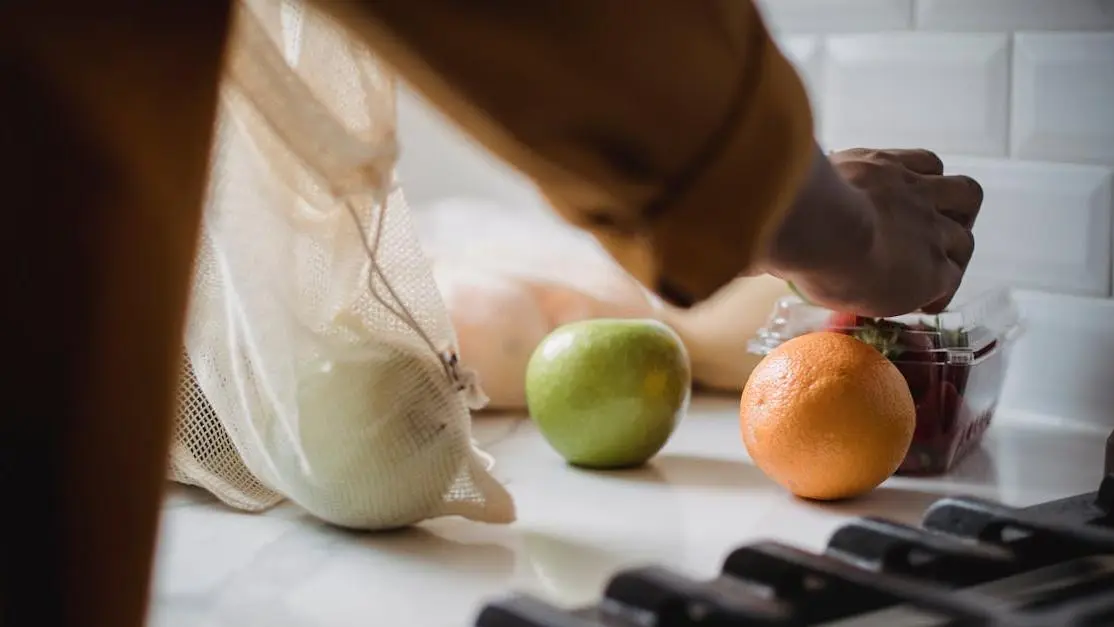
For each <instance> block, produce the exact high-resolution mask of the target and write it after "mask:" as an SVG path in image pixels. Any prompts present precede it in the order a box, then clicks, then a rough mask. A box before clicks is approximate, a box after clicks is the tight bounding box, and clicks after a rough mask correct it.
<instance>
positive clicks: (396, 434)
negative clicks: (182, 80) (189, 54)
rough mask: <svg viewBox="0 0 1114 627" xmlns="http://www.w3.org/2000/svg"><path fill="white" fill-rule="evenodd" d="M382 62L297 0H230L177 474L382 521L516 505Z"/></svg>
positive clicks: (234, 501)
mask: <svg viewBox="0 0 1114 627" xmlns="http://www.w3.org/2000/svg"><path fill="white" fill-rule="evenodd" d="M394 98H395V94H394V84H393V79H392V77H391V75H390V73H389V71H388V70H387V69H386V68H385V67H383V66H382V65H381V64H380V63H379V62H378V61H377V60H376V59H375V58H374V56H372V55H371V54H370V52H369V51H368V50H366V49H364V48H363V47H361V46H359V45H358V44H357V42H355V41H353V40H352V39H350V38H349V37H348V35H347V33H345V32H344V31H343V30H341V29H340V28H339V27H338V26H337V25H336V24H334V23H333V22H332V21H331V20H329V19H328V18H326V17H324V16H322V15H319V14H316V13H314V12H312V11H310V10H309V9H307V8H303V7H302V6H301V5H300V3H297V2H290V1H285V2H284V1H281V0H245V1H242V2H240V3H239V5H238V7H237V14H236V19H235V25H234V30H233V34H232V38H231V42H230V48H229V51H228V59H227V69H226V72H225V77H224V80H223V85H222V93H221V100H220V115H219V121H218V128H217V135H216V144H215V147H214V154H213V166H212V180H211V186H210V189H209V194H208V198H207V201H206V207H205V212H204V218H203V226H202V233H201V239H200V242H199V253H198V260H197V265H196V270H195V277H194V287H193V293H192V300H191V305H190V312H189V319H188V325H187V330H186V339H185V360H184V365H183V370H182V376H181V384H180V394H179V409H178V412H177V416H176V419H177V424H176V432H175V437H174V442H173V445H172V451H171V471H170V472H171V478H172V479H174V480H176V481H179V482H182V483H188V484H193V485H198V486H201V487H203V488H205V489H207V490H209V491H210V492H212V493H213V494H215V495H216V496H217V497H218V498H220V499H221V500H222V501H224V502H225V503H227V504H229V505H231V506H233V507H236V508H239V509H244V510H262V509H266V508H268V507H270V506H272V505H274V504H276V503H278V502H280V501H282V500H284V499H290V500H292V501H294V502H296V503H298V504H299V505H301V506H302V507H304V508H305V509H306V510H308V511H309V512H311V513H312V514H314V515H315V516H318V517H319V518H321V519H323V520H326V521H328V522H331V523H334V524H337V525H342V526H346V527H353V528H360V529H386V528H393V527H399V526H404V525H408V524H412V523H415V522H419V521H422V520H425V519H428V518H433V517H437V516H445V515H460V516H464V517H467V518H471V519H474V520H480V521H486V522H510V521H511V520H512V519H513V518H514V507H513V503H512V501H511V498H510V495H509V494H508V493H507V492H506V491H505V490H504V489H503V487H502V486H501V485H500V484H499V483H498V482H497V481H495V480H494V478H493V477H492V476H491V475H490V474H489V472H488V469H489V466H490V459H489V458H487V457H486V456H485V455H484V454H482V453H481V452H480V451H479V450H478V449H476V448H475V446H474V444H473V442H472V439H471V436H470V416H469V409H470V408H478V407H480V406H482V404H483V402H484V400H485V399H484V397H483V393H482V392H481V391H480V390H479V387H478V385H477V382H476V381H475V379H474V377H473V376H472V375H471V374H470V373H469V372H468V371H466V370H465V369H463V368H462V367H461V365H460V364H459V363H457V359H456V354H457V348H456V339H455V337H454V334H453V330H452V327H451V325H450V323H449V320H448V316H447V314H446V311H445V308H444V305H443V304H442V302H441V300H440V297H439V296H438V293H437V289H436V286H435V284H434V281H433V278H432V275H431V272H430V268H429V264H428V262H427V260H426V259H425V258H424V257H423V255H422V252H421V250H420V248H419V245H418V241H417V238H416V235H415V233H414V232H413V227H412V225H411V222H410V216H409V213H408V211H409V210H408V208H407V206H406V204H405V201H404V200H403V197H402V193H401V191H400V190H399V189H398V187H397V185H396V182H395V180H394V165H395V161H396V152H397V150H396V143H395V117H394Z"/></svg>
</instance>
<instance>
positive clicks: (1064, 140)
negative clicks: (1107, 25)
mask: <svg viewBox="0 0 1114 627" xmlns="http://www.w3.org/2000/svg"><path fill="white" fill-rule="evenodd" d="M1012 103H1013V104H1012V108H1013V111H1012V115H1011V123H1010V137H1011V143H1012V149H1011V152H1012V154H1013V155H1014V156H1015V157H1020V158H1025V159H1045V160H1054V161H1071V162H1082V163H1103V164H1111V165H1114V32H1110V33H1018V34H1017V35H1016V37H1015V39H1014V49H1013V97H1012Z"/></svg>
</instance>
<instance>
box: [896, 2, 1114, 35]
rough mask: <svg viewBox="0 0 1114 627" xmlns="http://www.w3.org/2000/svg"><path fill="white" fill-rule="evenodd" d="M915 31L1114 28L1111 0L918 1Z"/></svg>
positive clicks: (1113, 12) (1113, 4)
mask: <svg viewBox="0 0 1114 627" xmlns="http://www.w3.org/2000/svg"><path fill="white" fill-rule="evenodd" d="M915 24H916V26H917V28H920V29H926V30H944V31H961V30H972V31H1011V30H1030V29H1040V30H1091V29H1098V30H1101V29H1104V28H1106V29H1109V28H1114V1H1111V0H919V2H917V7H916V19H915Z"/></svg>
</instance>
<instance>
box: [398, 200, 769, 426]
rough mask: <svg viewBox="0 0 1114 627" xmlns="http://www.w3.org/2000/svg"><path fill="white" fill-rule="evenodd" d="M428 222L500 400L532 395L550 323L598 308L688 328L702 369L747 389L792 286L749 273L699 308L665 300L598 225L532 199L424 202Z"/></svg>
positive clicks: (474, 357) (689, 344)
mask: <svg viewBox="0 0 1114 627" xmlns="http://www.w3.org/2000/svg"><path fill="white" fill-rule="evenodd" d="M416 222H417V225H418V233H419V237H420V240H421V243H422V246H423V247H425V249H426V252H427V254H428V255H429V256H430V258H431V259H432V261H433V269H434V277H435V278H436V280H437V286H438V288H439V289H440V291H441V295H442V298H443V299H444V301H445V303H446V305H447V306H448V309H449V314H450V316H451V318H452V320H453V324H454V326H455V328H456V330H457V334H458V335H459V338H460V348H461V356H462V357H463V358H464V359H466V360H467V361H468V363H469V364H471V365H472V366H473V367H474V368H476V370H477V371H478V372H479V374H480V379H481V380H482V381H483V383H484V389H485V390H486V391H487V393H488V394H489V395H490V396H491V405H490V406H491V407H492V408H501V409H520V408H523V407H525V405H526V395H525V376H526V364H527V362H528V361H529V359H530V355H531V354H532V353H533V351H534V349H535V348H536V347H537V346H538V344H539V343H540V342H541V341H542V339H543V338H544V337H545V336H546V334H548V333H549V332H550V331H552V330H554V329H556V328H557V327H559V326H561V325H563V324H566V323H569V322H574V321H577V320H584V319H589V318H652V319H656V320H660V321H662V322H664V323H666V324H668V325H669V326H670V327H672V328H673V330H674V331H676V332H677V334H678V335H679V336H680V337H681V339H682V341H683V342H684V343H685V347H686V348H687V350H688V353H689V357H690V358H691V359H692V367H693V378H694V380H695V381H696V382H697V383H698V384H700V385H703V386H704V387H708V388H714V389H718V390H729V391H732V392H735V391H739V390H741V389H742V387H743V385H744V384H745V383H746V380H747V377H748V376H750V371H751V370H752V369H753V368H754V366H755V364H757V363H758V361H759V359H760V357H757V356H755V355H752V354H750V353H749V352H748V350H747V342H748V341H749V340H750V338H751V337H752V336H753V335H754V333H756V332H757V331H758V329H759V328H760V327H761V326H762V325H763V324H764V323H765V322H766V317H767V314H768V312H769V311H770V308H771V307H772V306H773V305H774V303H775V302H777V300H778V299H779V298H781V297H783V296H786V295H787V294H789V288H788V287H787V286H786V284H785V282H784V281H781V280H779V279H776V278H774V277H771V276H756V277H740V278H738V279H736V280H735V281H733V282H732V283H730V284H729V285H726V286H724V287H723V288H722V289H721V290H720V291H719V292H717V293H716V294H714V295H713V297H712V298H710V299H708V300H706V301H704V302H702V303H699V304H697V305H696V306H694V307H692V308H689V309H682V308H678V307H673V306H671V305H669V304H668V303H664V302H662V301H661V300H660V299H659V298H657V297H656V296H655V295H654V294H652V293H651V292H649V291H648V290H647V289H645V288H644V287H643V286H642V285H641V284H640V283H638V281H636V280H635V279H634V277H632V276H630V275H629V274H628V273H627V272H626V271H624V270H623V268H621V267H620V266H619V264H618V263H616V262H615V261H614V260H613V259H612V258H611V257H610V256H609V255H608V253H607V252H606V251H605V250H604V248H603V247H602V246H600V244H599V243H598V242H596V240H595V239H594V238H592V236H591V235H589V234H587V233H586V232H584V231H581V230H579V229H577V228H575V227H573V226H571V225H569V224H567V223H565V222H562V221H561V220H560V219H558V218H556V217H555V216H553V215H551V214H546V213H539V212H537V211H531V210H530V209H528V208H524V207H506V206H502V205H499V204H495V203H491V202H484V201H478V200H468V199H450V200H444V201H441V202H439V203H436V204H433V205H431V206H429V207H425V208H423V209H422V210H421V211H419V212H417V213H416Z"/></svg>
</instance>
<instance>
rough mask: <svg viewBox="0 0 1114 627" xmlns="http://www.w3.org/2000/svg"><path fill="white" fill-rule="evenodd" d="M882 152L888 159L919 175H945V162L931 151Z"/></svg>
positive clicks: (920, 149) (902, 150)
mask: <svg viewBox="0 0 1114 627" xmlns="http://www.w3.org/2000/svg"><path fill="white" fill-rule="evenodd" d="M882 152H883V154H885V155H886V156H887V157H890V158H891V159H893V160H895V161H897V162H898V163H900V164H901V165H903V166H905V167H906V168H907V169H909V170H911V171H913V172H916V173H917V174H925V175H941V174H943V173H944V162H943V161H941V160H940V157H938V156H936V153H934V152H932V151H931V150H924V149H922V148H915V149H908V150H906V149H895V150H885V151H882Z"/></svg>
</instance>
